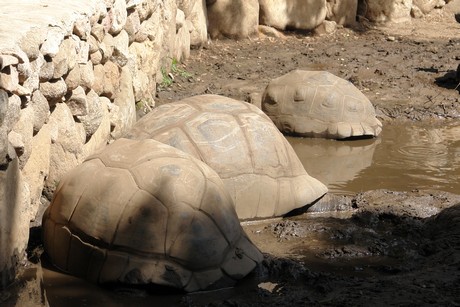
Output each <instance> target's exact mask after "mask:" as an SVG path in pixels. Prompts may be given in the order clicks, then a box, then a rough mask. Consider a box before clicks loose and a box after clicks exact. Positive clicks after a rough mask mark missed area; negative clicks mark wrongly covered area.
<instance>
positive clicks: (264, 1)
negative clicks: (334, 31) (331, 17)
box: [259, 0, 327, 30]
mask: <svg viewBox="0 0 460 307" xmlns="http://www.w3.org/2000/svg"><path fill="white" fill-rule="evenodd" d="M259 3H260V24H262V25H266V26H271V27H274V28H277V29H280V30H285V29H298V30H312V29H314V28H316V27H317V26H318V25H320V24H321V23H322V22H323V21H324V20H325V18H326V13H327V9H326V0H260V1H259Z"/></svg>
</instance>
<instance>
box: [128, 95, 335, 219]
mask: <svg viewBox="0 0 460 307" xmlns="http://www.w3.org/2000/svg"><path fill="white" fill-rule="evenodd" d="M126 137H127V138H134V139H144V138H153V139H155V140H157V141H160V142H163V143H166V144H168V145H171V146H174V147H176V148H178V149H181V150H183V151H185V152H187V153H189V154H191V155H193V156H194V157H196V158H198V159H201V160H202V161H204V162H205V163H206V164H208V165H209V166H210V167H211V168H213V169H214V170H215V171H216V172H217V173H218V174H219V176H220V177H221V178H222V180H223V182H224V184H225V186H226V188H227V190H228V191H229V192H230V195H231V196H232V198H233V201H234V203H235V206H236V212H237V214H238V217H239V218H240V219H251V218H266V217H272V216H280V215H284V214H286V213H288V212H290V211H292V210H294V209H297V208H300V207H304V206H306V205H309V204H311V203H313V202H314V201H315V200H317V199H318V198H320V197H321V196H323V195H324V194H325V193H326V192H327V188H326V186H325V185H323V184H322V183H321V182H319V181H318V180H316V179H315V178H313V177H311V176H309V175H308V174H307V172H306V171H305V169H304V167H303V165H302V163H301V162H300V160H299V158H298V157H297V155H296V153H295V152H294V150H293V149H292V147H291V145H290V144H289V143H288V141H287V140H286V138H285V137H284V136H283V135H282V134H281V133H280V132H279V131H278V129H277V128H276V127H275V125H273V123H272V121H271V120H270V119H269V118H268V117H267V116H266V115H265V114H264V113H263V112H262V111H261V110H260V109H259V108H257V107H255V106H254V105H251V104H249V103H246V102H243V101H238V100H234V99H231V98H227V97H223V96H219V95H199V96H194V97H190V98H186V99H183V100H180V101H177V102H173V103H169V104H165V105H162V106H160V107H158V108H155V109H153V110H152V111H151V112H150V113H149V114H147V115H146V116H144V117H143V118H141V119H140V120H139V121H138V122H137V123H136V124H135V125H134V126H133V128H132V129H131V130H130V131H129V133H128V134H127V135H126Z"/></svg>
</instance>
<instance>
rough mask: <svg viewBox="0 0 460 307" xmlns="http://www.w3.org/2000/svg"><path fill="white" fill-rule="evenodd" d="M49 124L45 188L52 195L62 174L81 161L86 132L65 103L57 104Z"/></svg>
mask: <svg viewBox="0 0 460 307" xmlns="http://www.w3.org/2000/svg"><path fill="white" fill-rule="evenodd" d="M49 124H50V135H51V148H50V159H49V161H50V166H49V174H48V177H47V178H46V180H45V188H44V189H45V190H46V191H45V192H46V194H47V196H48V197H52V194H53V192H54V191H55V189H56V187H57V184H58V183H59V180H60V179H61V178H62V176H63V175H64V174H65V173H67V172H68V171H69V170H70V169H72V168H74V167H75V166H77V165H78V164H79V163H80V162H81V160H82V157H81V154H82V150H83V143H84V142H85V134H84V128H83V125H82V124H81V123H76V122H75V121H74V119H73V116H72V112H71V111H70V109H69V107H68V106H67V105H66V104H64V103H58V104H56V107H55V109H54V111H53V112H52V113H51V115H50V119H49Z"/></svg>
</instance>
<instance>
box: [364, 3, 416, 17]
mask: <svg viewBox="0 0 460 307" xmlns="http://www.w3.org/2000/svg"><path fill="white" fill-rule="evenodd" d="M411 9H412V0H368V1H360V3H359V5H358V15H360V16H362V17H365V18H366V19H368V20H369V21H372V22H388V21H390V22H404V21H407V20H410V18H411V16H410V13H411Z"/></svg>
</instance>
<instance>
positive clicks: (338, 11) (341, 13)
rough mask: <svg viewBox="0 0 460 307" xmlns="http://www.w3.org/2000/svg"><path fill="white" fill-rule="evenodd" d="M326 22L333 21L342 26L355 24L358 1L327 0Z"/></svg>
mask: <svg viewBox="0 0 460 307" xmlns="http://www.w3.org/2000/svg"><path fill="white" fill-rule="evenodd" d="M326 5H327V15H326V18H327V20H330V21H335V22H336V23H337V24H339V25H342V26H353V25H354V24H356V12H357V11H358V0H327V4H326Z"/></svg>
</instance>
